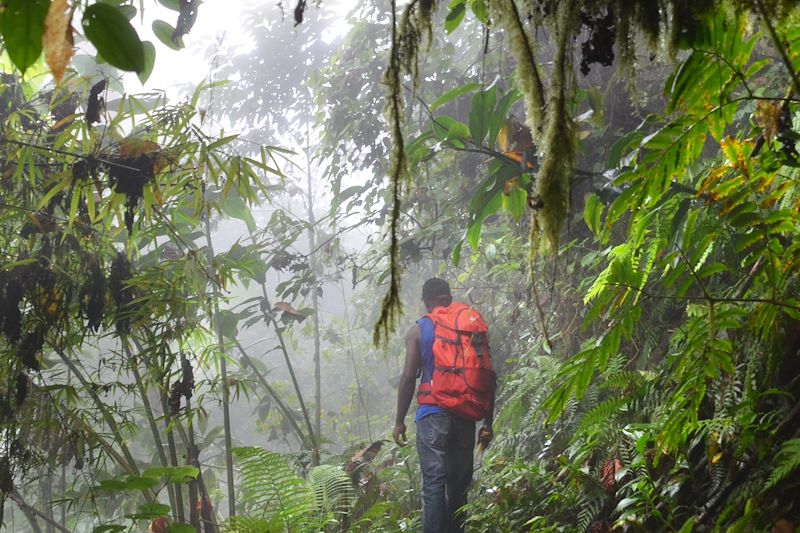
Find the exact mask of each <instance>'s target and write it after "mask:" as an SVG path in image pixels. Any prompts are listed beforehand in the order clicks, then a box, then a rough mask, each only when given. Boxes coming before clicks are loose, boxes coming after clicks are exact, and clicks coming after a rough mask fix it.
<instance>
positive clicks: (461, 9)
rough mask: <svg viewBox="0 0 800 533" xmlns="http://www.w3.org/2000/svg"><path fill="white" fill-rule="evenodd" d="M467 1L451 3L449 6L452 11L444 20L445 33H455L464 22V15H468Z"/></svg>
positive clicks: (458, 0) (460, 0) (459, 0)
mask: <svg viewBox="0 0 800 533" xmlns="http://www.w3.org/2000/svg"><path fill="white" fill-rule="evenodd" d="M465 4H466V0H453V1H452V2H450V5H449V6H448V7H449V8H450V11H449V12H448V13H447V18H445V19H444V31H445V33H448V34H450V33H453V31H455V29H456V28H458V25H459V24H461V21H462V20H464V14H465V13H466V11H467V9H466V5H465Z"/></svg>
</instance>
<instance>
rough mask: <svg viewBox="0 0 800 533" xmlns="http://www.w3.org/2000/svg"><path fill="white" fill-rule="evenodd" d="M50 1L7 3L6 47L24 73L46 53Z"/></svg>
mask: <svg viewBox="0 0 800 533" xmlns="http://www.w3.org/2000/svg"><path fill="white" fill-rule="evenodd" d="M49 5H50V2H49V1H48V0H7V1H6V2H5V10H4V11H3V14H2V16H3V18H2V27H0V30H2V34H3V44H5V47H6V50H7V51H8V56H9V57H10V58H11V61H12V62H13V63H14V65H16V67H17V68H18V69H19V70H21V71H22V73H23V74H24V73H25V71H26V70H28V67H30V66H31V65H33V63H34V62H35V61H36V60H37V59H38V58H39V56H40V55H41V53H42V36H43V35H44V28H45V19H46V18H47V11H48V8H49Z"/></svg>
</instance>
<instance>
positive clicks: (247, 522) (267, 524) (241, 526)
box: [222, 516, 284, 533]
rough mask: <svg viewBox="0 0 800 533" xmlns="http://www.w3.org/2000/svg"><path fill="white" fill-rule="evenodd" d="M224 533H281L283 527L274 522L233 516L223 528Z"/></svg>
mask: <svg viewBox="0 0 800 533" xmlns="http://www.w3.org/2000/svg"><path fill="white" fill-rule="evenodd" d="M222 531H223V532H224V533H282V532H283V531H284V528H283V525H282V524H280V523H276V522H275V521H274V520H273V521H271V520H266V519H264V518H252V517H250V516H234V517H232V518H231V519H230V520H228V521H227V522H226V523H225V524H224V525H223V526H222Z"/></svg>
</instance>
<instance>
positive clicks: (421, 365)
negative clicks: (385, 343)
mask: <svg viewBox="0 0 800 533" xmlns="http://www.w3.org/2000/svg"><path fill="white" fill-rule="evenodd" d="M422 301H423V303H424V304H425V308H426V309H427V310H428V314H427V315H425V316H423V317H422V318H421V319H419V320H418V321H417V323H416V324H415V325H414V326H412V327H411V329H410V330H409V331H408V333H407V334H406V359H405V366H404V368H403V374H402V375H401V377H400V384H399V386H398V391H397V417H396V420H395V427H394V431H393V437H394V440H395V442H396V443H397V444H398V445H399V446H405V444H406V425H405V417H406V414H407V413H408V408H409V406H410V405H411V399H412V397H413V396H414V388H415V383H416V378H417V377H419V378H420V385H419V388H418V389H417V403H418V404H419V406H418V408H417V413H416V416H415V422H416V424H417V453H418V454H419V463H420V468H421V470H422V503H423V506H422V523H423V532H424V533H460V532H463V531H464V517H463V515H462V514H460V513H457V511H458V509H459V508H460V507H461V506H463V505H464V504H465V503H467V489H468V488H469V484H470V481H471V480H472V467H473V464H472V457H473V455H472V454H473V447H474V446H475V422H476V421H477V420H481V419H483V426H482V428H481V431H480V433H479V436H478V442H479V445H480V446H481V448H485V447H486V446H487V445H488V444H489V442H490V441H491V439H492V420H493V409H494V392H495V375H494V372H493V371H492V369H491V361H490V356H489V342H488V336H487V335H488V327H487V326H486V322H484V320H483V318H482V317H481V316H480V314H479V313H478V312H477V311H475V310H474V309H472V308H471V307H469V306H468V305H466V304H463V303H459V302H453V298H452V296H451V294H450V286H449V285H448V284H447V282H446V281H444V280H442V279H439V278H431V279H429V280H427V281H426V282H425V283H424V284H423V286H422Z"/></svg>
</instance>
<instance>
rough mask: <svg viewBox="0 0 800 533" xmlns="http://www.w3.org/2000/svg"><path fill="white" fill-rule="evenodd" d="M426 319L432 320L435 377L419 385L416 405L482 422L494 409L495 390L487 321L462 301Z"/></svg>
mask: <svg viewBox="0 0 800 533" xmlns="http://www.w3.org/2000/svg"><path fill="white" fill-rule="evenodd" d="M426 316H427V317H428V318H430V319H431V321H433V335H434V338H433V378H432V379H431V381H430V382H428V383H420V385H419V389H418V390H417V403H419V404H434V405H438V406H439V407H442V408H444V409H446V410H448V411H449V412H451V413H453V414H454V415H457V416H460V417H462V418H469V419H471V420H481V419H482V418H484V417H485V416H486V415H487V414H488V413H489V409H491V408H492V401H493V395H494V387H495V375H494V372H493V371H492V363H491V358H490V356H489V338H488V331H489V328H488V326H487V325H486V322H485V321H484V320H483V318H482V317H481V315H480V313H478V312H477V311H476V310H474V309H473V308H471V307H470V306H468V305H466V304H463V303H459V302H453V303H452V304H450V305H449V306H447V307H437V308H435V309H434V310H433V311H432V312H431V313H429V314H428V315H426Z"/></svg>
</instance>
